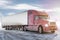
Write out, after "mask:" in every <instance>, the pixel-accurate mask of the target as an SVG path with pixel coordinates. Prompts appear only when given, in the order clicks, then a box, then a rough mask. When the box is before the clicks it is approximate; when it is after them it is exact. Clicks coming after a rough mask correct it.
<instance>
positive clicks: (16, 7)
mask: <svg viewBox="0 0 60 40" xmlns="http://www.w3.org/2000/svg"><path fill="white" fill-rule="evenodd" d="M29 9H34V10H38V11H45V12H47V13H48V14H49V16H50V17H51V19H52V20H55V21H56V22H57V25H58V26H60V0H0V18H1V17H3V16H7V15H13V14H16V13H20V12H22V11H25V10H29Z"/></svg>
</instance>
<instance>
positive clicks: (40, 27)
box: [38, 25, 43, 34]
mask: <svg viewBox="0 0 60 40" xmlns="http://www.w3.org/2000/svg"><path fill="white" fill-rule="evenodd" d="M38 32H39V33H40V34H41V33H43V28H42V26H41V25H40V26H39V27H38Z"/></svg>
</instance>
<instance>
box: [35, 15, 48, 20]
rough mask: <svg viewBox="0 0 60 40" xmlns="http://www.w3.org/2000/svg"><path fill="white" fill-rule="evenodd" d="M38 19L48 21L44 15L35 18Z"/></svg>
mask: <svg viewBox="0 0 60 40" xmlns="http://www.w3.org/2000/svg"><path fill="white" fill-rule="evenodd" d="M37 19H44V20H47V19H48V16H45V15H42V16H35V20H37Z"/></svg>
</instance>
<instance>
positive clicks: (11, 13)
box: [7, 12, 16, 15]
mask: <svg viewBox="0 0 60 40" xmlns="http://www.w3.org/2000/svg"><path fill="white" fill-rule="evenodd" d="M14 14H16V13H13V12H10V13H8V14H7V15H14Z"/></svg>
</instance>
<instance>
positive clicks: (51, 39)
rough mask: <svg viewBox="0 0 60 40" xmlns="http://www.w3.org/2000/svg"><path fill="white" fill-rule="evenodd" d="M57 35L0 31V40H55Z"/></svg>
mask: <svg viewBox="0 0 60 40" xmlns="http://www.w3.org/2000/svg"><path fill="white" fill-rule="evenodd" d="M56 37H58V36H57V34H56V33H54V34H39V33H36V32H28V31H27V32H26V31H17V30H15V31H14V30H7V31H6V30H5V31H0V40H56Z"/></svg>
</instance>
